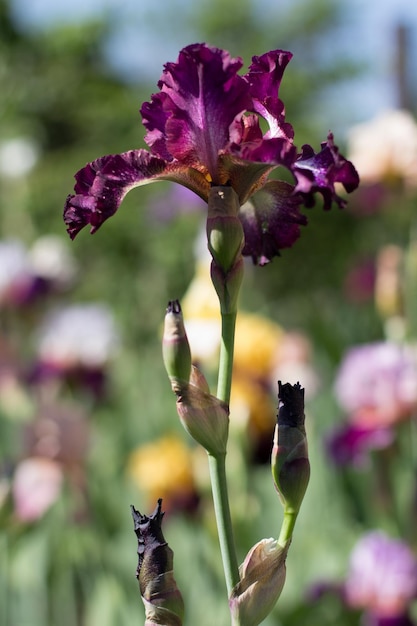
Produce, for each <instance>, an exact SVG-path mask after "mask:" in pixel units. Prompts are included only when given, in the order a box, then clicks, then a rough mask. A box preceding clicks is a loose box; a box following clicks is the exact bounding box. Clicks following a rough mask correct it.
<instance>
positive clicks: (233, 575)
mask: <svg viewBox="0 0 417 626" xmlns="http://www.w3.org/2000/svg"><path fill="white" fill-rule="evenodd" d="M208 458H209V468H210V478H211V488H212V491H213V503H214V512H215V514H216V521H217V531H218V534H219V542H220V550H221V554H222V560H223V569H224V575H225V578H226V587H227V593H228V596H229V597H230V594H231V591H232V589H233V587H234V586H235V585H237V583H238V582H239V568H238V563H237V559H236V551H235V543H234V539H233V529H232V519H231V516H230V508H229V497H228V494H227V482H226V455H225V454H223V455H221V456H217V457H215V456H212V455H211V454H209V455H208Z"/></svg>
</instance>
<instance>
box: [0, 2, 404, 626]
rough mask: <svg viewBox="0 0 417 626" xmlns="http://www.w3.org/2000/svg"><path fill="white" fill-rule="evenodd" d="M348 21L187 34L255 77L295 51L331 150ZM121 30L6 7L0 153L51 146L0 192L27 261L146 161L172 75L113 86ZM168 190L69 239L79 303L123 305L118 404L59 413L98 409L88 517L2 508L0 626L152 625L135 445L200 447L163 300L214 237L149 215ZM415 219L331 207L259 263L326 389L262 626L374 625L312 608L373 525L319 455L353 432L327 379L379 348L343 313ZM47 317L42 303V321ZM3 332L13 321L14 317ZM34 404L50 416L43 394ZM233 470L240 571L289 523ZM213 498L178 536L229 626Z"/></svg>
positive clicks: (294, 92)
mask: <svg viewBox="0 0 417 626" xmlns="http://www.w3.org/2000/svg"><path fill="white" fill-rule="evenodd" d="M343 8H344V5H343V3H334V2H331V1H330V0H320V2H318V1H317V0H305V1H303V2H302V3H300V2H298V3H296V5H295V8H293V7H292V6H291V3H288V6H287V7H286V8H285V9H284V8H282V9H279V8H277V9H276V11H275V10H274V17H275V13H276V20H268V15H267V14H265V15H259V13H258V12H257V10H256V1H255V0H253V1H250V0H231V1H230V2H229V3H228V8H227V11H226V10H225V8H224V2H222V1H220V0H212V1H211V2H202V3H199V4H198V6H197V5H196V8H195V10H193V11H192V13H191V14H190V15H188V14H187V15H188V19H189V22H188V26H189V27H190V29H193V32H194V33H198V37H199V38H200V39H201V40H208V41H210V43H212V44H214V45H218V46H220V47H224V48H227V49H229V50H230V51H231V52H232V53H233V54H236V55H240V56H242V57H243V58H244V60H245V63H246V64H247V63H248V62H249V59H250V56H251V55H252V54H261V53H263V52H264V51H266V50H269V49H272V48H276V47H281V48H287V49H290V50H291V51H293V52H294V53H295V55H296V63H294V65H292V66H290V68H289V69H288V70H287V73H286V76H285V79H284V82H283V86H282V97H283V99H284V101H285V103H286V110H287V116H288V119H289V120H290V121H291V123H292V124H293V125H294V127H295V129H296V141H297V144H298V145H299V144H300V143H304V142H306V143H312V144H313V145H314V146H315V147H316V148H317V147H318V142H319V141H320V140H322V139H324V134H325V133H327V130H328V129H327V127H326V125H325V123H324V125H323V120H325V109H323V105H322V100H321V99H320V95H321V93H322V91H323V90H325V88H326V87H327V86H328V85H330V84H334V82H335V81H337V80H343V79H346V78H349V77H351V76H352V75H353V74H354V73H355V72H356V70H357V69H358V68H356V67H354V66H353V65H352V64H351V63H350V62H347V61H346V60H344V59H343V58H338V56H337V55H334V56H331V58H329V56H328V55H327V56H325V57H323V48H322V43H323V40H324V39H327V38H329V39H330V40H331V37H332V31H333V29H335V28H336V25H337V24H338V23H339V21H340V19H341V18H342V17H343ZM161 10H162V9H161ZM110 28H111V24H109V23H106V22H105V21H104V20H101V19H100V17H99V16H98V18H97V20H96V21H95V22H94V23H87V24H77V25H76V26H74V25H72V26H59V27H56V28H53V29H51V30H46V31H42V32H36V33H31V32H23V31H20V30H19V28H18V26H17V25H16V24H14V23H13V22H12V20H11V18H10V15H9V3H8V2H7V1H6V0H0V94H1V100H0V143H1V142H5V141H7V140H9V139H13V138H15V137H20V136H24V137H27V138H29V139H30V140H31V141H33V142H34V143H35V144H36V145H37V147H38V149H39V155H40V156H39V159H38V161H37V163H36V165H35V167H34V168H33V170H32V171H31V172H30V173H29V174H27V176H25V177H24V179H18V180H17V179H5V178H2V179H1V181H0V184H1V187H0V205H1V214H0V236H1V238H2V239H7V238H19V239H21V240H23V242H24V243H25V244H27V245H29V244H31V243H32V242H33V241H34V240H36V238H37V237H39V236H40V235H44V234H46V233H58V234H62V237H63V239H64V238H66V235H65V233H64V225H63V222H62V210H63V204H64V201H65V197H66V195H67V194H68V193H70V192H71V190H72V186H73V178H72V177H73V174H74V172H75V171H76V170H78V169H79V168H81V167H82V166H83V165H84V164H85V163H86V162H88V161H91V160H93V159H94V158H96V157H98V156H100V155H102V154H108V153H113V152H119V151H125V150H128V149H131V148H137V147H140V146H142V145H143V143H142V137H143V129H142V127H141V124H140V116H139V113H138V110H139V108H140V104H141V102H142V101H143V100H146V99H148V98H149V96H150V94H151V93H152V91H153V90H155V84H156V82H157V79H158V76H155V84H154V85H151V86H149V85H144V84H141V83H139V82H134V81H132V83H130V84H129V85H127V84H125V83H123V82H122V81H121V80H120V79H118V77H117V76H115V75H114V74H113V73H111V72H110V70H109V69H108V68H107V66H106V64H105V61H104V57H103V54H102V43H103V42H104V41H105V40H106V37H107V36H108V33H109V29H110ZM150 28H151V24H150ZM187 43H189V42H188V41H184V45H185V44H187ZM155 45H158V39H157V35H155ZM149 53H150V54H152V51H149ZM167 60H168V59H167ZM171 60H172V59H171ZM319 131H320V132H319ZM162 191H163V190H162V187H158V189H156V190H154V189H153V188H141V189H140V190H136V191H134V192H132V193H131V194H129V196H128V197H127V198H126V200H125V201H124V204H123V207H122V209H121V210H120V211H119V212H118V214H117V216H116V217H115V218H114V219H112V220H110V221H109V222H108V223H106V224H105V225H104V226H103V228H102V229H101V230H100V233H99V234H98V235H96V236H94V237H92V238H90V236H89V234H88V233H87V232H82V233H81V234H80V236H79V237H78V238H77V240H76V241H75V242H73V243H71V244H70V243H69V242H68V246H70V247H71V251H72V253H73V254H74V256H75V258H76V259H77V261H78V263H79V266H80V268H81V271H80V273H79V277H78V281H77V284H76V286H75V288H73V289H72V290H71V291H70V292H68V293H66V294H65V296H64V298H63V299H64V301H65V302H67V303H70V302H78V301H83V302H89V301H91V302H94V301H100V302H104V303H107V304H108V305H110V306H111V308H112V310H113V312H114V315H115V317H116V320H117V323H118V325H119V327H120V329H121V334H122V348H121V350H120V353H119V354H118V355H117V357H116V358H115V361H114V362H113V364H112V367H111V371H110V377H109V378H110V388H109V390H108V392H107V396H106V398H105V400H104V401H103V400H102V401H94V400H92V398H91V397H90V396H89V395H88V393H85V392H79V391H77V390H74V389H72V388H71V387H68V388H65V389H64V390H63V391H62V396H63V400H65V401H71V402H74V403H77V404H78V403H79V404H81V405H83V407H84V408H85V410H86V411H87V412H88V413H89V420H90V427H91V449H90V452H89V455H88V459H87V461H86V492H85V494H84V497H85V502H84V506H85V507H86V511H85V512H84V515H83V516H82V517H81V519H78V518H77V516H76V511H77V504H79V503H77V502H74V494H73V493H72V492H71V491H64V494H63V496H62V497H61V499H60V500H59V502H58V503H57V504H56V505H55V506H54V507H53V508H52V509H51V510H50V511H48V513H47V514H46V515H45V517H44V518H42V519H41V520H40V521H39V522H37V523H34V524H22V523H19V522H18V520H16V519H15V518H14V517H13V512H12V502H11V497H10V496H9V497H8V499H7V501H6V503H5V504H4V505H3V507H2V508H1V509H0V530H1V534H0V624H1V626H47V625H48V626H57V625H58V624H59V626H81V625H83V626H98V625H100V626H114V625H115V624H117V625H118V626H128V625H129V626H130V625H131V624H135V623H140V622H141V619H142V614H143V613H142V608H141V601H140V595H139V592H138V590H137V583H136V580H135V576H134V572H135V567H136V554H135V553H136V545H135V537H134V534H133V528H132V523H131V519H130V516H129V504H130V503H131V502H134V503H135V505H136V506H137V507H138V508H139V509H140V510H141V511H142V512H148V513H150V510H149V511H144V507H147V506H148V503H147V502H146V500H145V499H144V496H143V494H140V493H139V492H138V491H137V488H135V487H134V486H133V485H132V484H131V482H130V481H129V480H128V478H127V477H126V462H127V459H128V456H129V454H130V452H131V451H132V450H133V449H134V448H135V447H136V446H138V445H139V444H142V443H145V442H148V441H151V440H153V439H155V438H157V437H160V436H162V435H164V434H166V433H171V432H174V433H178V434H179V435H180V436H181V437H183V438H185V439H186V440H187V442H188V443H190V442H189V441H188V439H187V438H186V435H185V433H182V431H181V429H180V426H179V424H178V419H177V417H176V412H175V406H174V399H173V397H172V395H171V392H170V388H169V383H168V380H167V378H166V375H165V372H164V370H163V365H162V358H161V350H160V332H161V323H162V320H163V315H164V309H165V306H166V302H167V301H168V300H169V299H173V298H177V297H181V295H182V294H183V293H184V292H185V291H186V288H187V286H188V284H189V282H190V280H191V278H192V276H193V273H194V240H195V237H196V234H197V232H198V231H199V228H200V226H201V216H199V215H198V214H181V215H179V216H177V217H176V218H175V219H173V220H170V221H169V222H163V221H161V222H157V221H156V220H155V219H154V217H153V216H152V213H151V210H150V209H149V207H150V206H151V205H152V201H153V200H155V198H156V197H157V195H158V194H160V193H161V192H162ZM354 202H355V201H354V200H353V201H352V203H353V204H354ZM404 214H406V212H404ZM407 219H408V218H407V217H406V216H405V217H404V218H402V217H401V215H399V213H396V214H395V215H393V214H392V212H387V213H386V214H385V215H384V216H382V217H381V216H380V215H379V216H375V215H368V216H365V217H360V216H358V215H357V214H355V213H354V212H353V211H349V210H346V211H345V212H340V211H338V210H333V211H332V213H331V214H325V213H324V212H322V211H321V209H320V207H319V206H317V207H316V208H315V209H314V210H312V211H311V212H310V213H309V225H308V227H307V228H305V229H303V233H302V236H301V239H300V241H299V242H297V244H296V246H295V247H294V248H293V249H291V250H286V251H284V252H283V254H282V257H281V258H279V259H276V260H275V261H274V263H272V264H271V265H270V266H267V267H265V268H251V267H250V266H248V271H247V275H246V278H245V285H244V290H243V294H242V305H243V306H244V308H245V309H246V310H250V311H256V312H259V313H262V314H264V315H266V316H268V317H269V318H271V319H273V320H274V321H276V322H278V323H280V324H283V325H284V327H286V328H289V329H299V330H302V331H303V332H305V333H307V334H308V335H309V337H310V339H311V341H312V343H313V346H314V360H315V364H316V367H317V369H318V371H319V374H320V377H321V379H322V387H321V393H320V394H319V396H317V397H316V399H315V400H314V402H313V403H312V404H311V406H309V416H308V417H309V426H308V429H309V438H310V450H311V465H312V480H311V485H310V487H309V490H308V493H307V497H306V501H305V503H304V504H303V509H302V512H301V514H300V520H299V524H298V526H297V529H296V532H295V538H294V544H293V546H292V548H291V553H290V557H289V560H288V582H287V585H286V587H285V590H284V593H283V596H282V598H281V600H280V602H279V605H278V606H277V608H276V610H275V612H274V613H273V615H272V616H271V617H270V618H268V619H267V620H266V621H265V624H266V626H273V625H275V626H279V625H281V624H282V625H283V626H284V625H285V626H292V625H297V626H304V624H305V625H306V626H307V624H308V626H311V625H315V624H320V625H321V626H326V625H330V624H335V623H337V624H338V625H339V626H349V624H357V623H358V616H357V615H354V614H352V613H348V612H346V611H345V610H344V608H343V607H342V605H341V604H340V602H339V601H338V600H337V599H335V598H333V597H328V598H327V597H325V598H324V599H323V600H322V601H321V602H320V603H317V604H309V603H308V602H307V600H306V590H307V587H308V585H309V584H311V583H313V582H315V581H317V580H318V579H323V578H328V579H331V578H332V577H336V578H337V579H341V578H342V577H343V575H344V573H345V571H346V563H347V558H348V554H349V551H350V549H351V547H352V545H353V542H354V540H355V539H356V537H357V536H358V534H359V533H360V532H361V531H362V530H363V529H365V528H367V527H368V526H369V525H370V523H371V520H367V519H364V518H363V517H362V516H361V515H359V514H358V510H359V509H360V507H359V508H358V506H355V503H356V504H357V502H356V500H355V499H354V500H351V498H350V496H349V492H352V490H353V491H354V490H355V485H357V484H359V483H360V484H361V485H362V486H363V485H365V486H366V487H365V488H368V487H369V484H371V485H372V480H371V481H370V483H369V482H367V481H365V482H364V481H363V477H362V476H360V477H358V476H356V475H355V473H354V472H353V473H352V475H348V476H341V475H338V474H337V473H336V472H334V471H329V467H328V463H327V461H326V459H325V456H324V454H323V441H324V436H325V433H326V432H327V429H328V428H329V427H330V426H331V425H332V424H334V423H335V422H336V421H337V419H338V417H339V416H338V409H337V407H336V405H335V401H334V399H333V396H332V393H331V383H332V379H333V375H334V368H335V366H336V365H337V363H338V362H339V360H340V357H341V355H342V353H343V351H344V349H345V348H346V347H347V346H348V345H351V344H353V343H355V342H360V341H365V340H366V341H370V340H373V339H376V338H379V337H381V336H382V326H381V323H380V321H379V319H378V317H377V315H376V313H375V311H374V307H373V304H372V302H370V301H367V300H364V301H356V302H352V301H348V300H347V299H346V293H345V277H346V275H347V273H348V272H349V270H350V268H351V267H352V266H353V265H354V264H355V262H356V261H357V259H358V258H359V259H362V258H370V257H372V256H373V255H374V253H375V252H376V251H377V250H378V249H379V248H380V246H381V245H383V244H384V243H387V242H393V243H399V244H404V243H405V241H406V238H407V232H408V222H407ZM49 305H50V302H48V301H45V305H44V307H45V308H47V307H48V306H49ZM41 309H42V307H41ZM41 313H42V310H40V311H39V309H38V310H37V311H34V312H31V313H30V315H29V316H25V319H24V323H22V324H21V325H20V329H23V330H24V333H26V334H20V336H19V342H18V347H19V348H21V347H22V345H23V350H24V355H23V354H21V357H22V358H23V356H24V358H25V359H29V360H30V357H31V346H32V342H33V336H34V333H35V331H36V325H37V323H38V321H39V319H40V314H41ZM15 322H16V320H13V321H12V325H13V324H14V323H15ZM19 324H20V322H19ZM6 327H7V328H8V327H9V321H7V320H6V321H5V320H3V319H2V328H6ZM5 360H6V355H2V362H3V361H5ZM28 362H29V361H23V363H22V364H21V365H22V367H23V368H24V367H25V366H26V365H27V363H28ZM32 400H33V402H34V404H36V401H37V398H36V397H35V398H32ZM21 431H22V422H21V421H18V420H17V419H15V420H10V417H9V416H7V415H3V416H2V415H0V439H1V440H2V445H1V447H0V450H1V452H2V454H3V459H0V468H1V470H2V476H3V478H5V480H6V482H7V477H8V476H10V474H11V473H12V471H13V467H14V464H15V463H16V462H17V461H18V460H20V458H21V456H22V454H23V451H22V447H21V444H20V436H21ZM233 455H234V452H233V450H232V452H231V460H230V466H231V485H232V488H231V493H232V512H233V515H234V518H235V520H236V529H237V530H236V539H237V548H238V554H239V559H242V560H243V558H244V556H245V554H246V552H247V550H248V549H249V547H250V546H251V545H252V544H254V543H255V542H256V541H258V540H259V539H260V538H261V537H264V536H265V537H269V536H271V535H273V534H274V533H275V534H276V533H277V532H278V529H279V525H280V521H281V510H280V506H279V503H278V500H277V497H276V494H275V493H274V490H273V486H272V481H271V479H270V476H269V473H270V472H269V468H268V467H265V466H259V467H255V468H253V467H251V468H247V467H246V468H243V469H242V466H241V465H239V464H237V465H238V467H239V468H240V470H239V472H237V471H235V470H234V469H233V468H234V467H235V466H236V463H235V458H234V456H233ZM242 472H243V473H242ZM405 472H407V468H405ZM242 485H244V487H242ZM240 488H241V489H242V491H241V492H239V489H240ZM369 488H370V489H372V486H371V487H369ZM238 493H239V494H240V495H239V496H237V494H238ZM235 495H236V497H235ZM364 497H365V500H366V493H365V496H364ZM355 498H356V496H355ZM202 501H203V504H202V506H201V509H200V510H199V511H198V513H196V514H193V515H188V514H186V513H180V514H177V515H172V516H170V517H168V518H167V520H166V525H165V534H166V538H167V540H168V541H169V544H170V545H171V546H172V548H173V550H174V553H175V565H176V578H177V580H178V583H179V586H180V588H181V590H182V593H183V595H184V598H185V602H186V607H187V613H186V615H187V617H186V624H188V625H191V624H193V625H196V624H198V625H199V626H212V625H213V624H226V623H227V620H228V617H227V616H228V609H227V605H226V602H225V590H224V582H223V574H222V571H221V563H220V556H219V551H218V545H217V537H216V533H215V530H214V525H213V524H214V522H213V517H212V513H211V508H210V500H209V498H208V496H207V494H205V493H204V494H203V496H202ZM82 508H83V507H82Z"/></svg>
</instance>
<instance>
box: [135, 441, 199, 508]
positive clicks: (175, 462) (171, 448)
mask: <svg viewBox="0 0 417 626" xmlns="http://www.w3.org/2000/svg"><path fill="white" fill-rule="evenodd" d="M127 470H128V475H129V476H130V478H131V479H132V480H133V482H134V484H135V485H136V486H137V487H138V488H139V489H140V491H142V492H143V493H144V494H146V496H147V497H148V499H149V500H150V501H156V500H157V499H158V498H162V499H163V500H164V508H165V509H167V508H169V502H172V501H178V500H181V501H182V500H187V499H189V497H190V495H194V493H195V484H194V477H193V461H192V454H191V451H190V450H189V448H188V447H187V446H186V445H185V444H184V443H183V442H182V441H181V439H179V438H178V437H176V436H175V435H169V436H166V437H162V438H160V439H157V440H155V441H152V442H150V443H148V444H145V445H142V446H139V447H138V448H136V450H134V451H133V452H132V454H131V455H130V458H129V460H128V468H127Z"/></svg>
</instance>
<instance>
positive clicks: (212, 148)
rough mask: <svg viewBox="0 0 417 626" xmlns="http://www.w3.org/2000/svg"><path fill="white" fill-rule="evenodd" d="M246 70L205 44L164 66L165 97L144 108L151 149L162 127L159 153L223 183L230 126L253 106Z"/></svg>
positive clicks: (225, 53)
mask: <svg viewBox="0 0 417 626" xmlns="http://www.w3.org/2000/svg"><path fill="white" fill-rule="evenodd" d="M241 67H242V61H241V59H234V58H232V57H231V56H230V55H229V53H228V52H225V51H224V50H220V49H218V48H212V47H209V46H205V45H201V44H193V45H191V46H187V47H186V48H184V49H183V50H182V51H181V52H180V55H179V57H178V61H177V63H167V64H166V65H165V69H164V72H163V74H162V77H161V80H160V81H159V88H160V89H161V96H163V97H161V96H159V97H154V98H153V99H152V102H151V103H150V104H148V105H146V106H143V107H142V110H141V113H142V117H143V123H144V125H145V126H146V127H147V128H148V134H147V136H146V137H145V141H146V142H147V143H148V145H150V146H152V147H153V149H154V150H155V128H157V129H158V130H159V131H162V128H163V134H164V137H165V150H164V151H162V147H161V143H160V144H159V145H160V147H158V148H157V150H158V154H160V155H161V156H164V158H166V152H168V153H169V154H170V155H172V157H174V158H175V159H177V160H179V161H181V162H182V163H183V164H186V165H189V166H196V165H200V166H201V164H203V165H204V166H205V167H206V169H207V172H208V173H209V174H210V176H211V177H212V179H213V181H214V182H215V183H218V182H219V181H217V180H216V177H217V159H218V154H219V151H220V150H222V149H224V148H225V147H226V146H227V144H228V143H229V127H230V126H231V124H232V123H233V121H234V120H235V118H236V117H238V116H239V115H241V114H242V113H243V112H244V111H246V110H248V109H250V107H251V103H252V102H251V98H250V95H249V85H248V83H247V81H245V80H244V78H243V77H241V76H238V75H237V72H238V71H239V69H240V68H241ZM151 116H153V117H151ZM155 119H157V120H158V124H157V125H156V124H155ZM157 138H158V139H159V140H160V139H161V136H160V133H159V134H158V133H157Z"/></svg>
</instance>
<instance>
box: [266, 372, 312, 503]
mask: <svg viewBox="0 0 417 626" xmlns="http://www.w3.org/2000/svg"><path fill="white" fill-rule="evenodd" d="M278 386H279V393H278V398H279V401H280V402H279V410H278V419H277V425H276V427H275V435H274V446H273V450H272V459H271V466H272V475H273V478H274V483H275V488H276V490H277V491H278V494H279V496H280V499H281V501H282V503H283V506H284V510H285V512H288V513H293V514H295V515H297V513H298V511H299V510H300V506H301V502H302V500H303V498H304V494H305V492H306V489H307V485H308V482H309V479H310V463H309V460H308V449H307V437H306V431H305V427H304V419H305V415H304V389H303V388H302V387H301V386H300V384H299V383H297V384H296V385H291V384H290V383H286V384H284V385H283V384H282V383H281V381H279V383H278Z"/></svg>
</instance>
